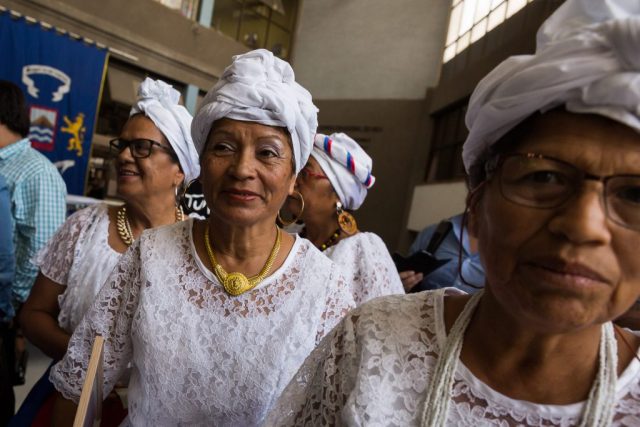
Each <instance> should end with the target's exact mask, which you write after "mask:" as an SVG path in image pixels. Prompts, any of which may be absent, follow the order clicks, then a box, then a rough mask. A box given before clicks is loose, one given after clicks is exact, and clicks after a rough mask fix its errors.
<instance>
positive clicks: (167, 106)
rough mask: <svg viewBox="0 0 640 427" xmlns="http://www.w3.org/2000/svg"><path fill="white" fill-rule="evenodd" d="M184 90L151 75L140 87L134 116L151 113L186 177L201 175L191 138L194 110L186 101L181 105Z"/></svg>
mask: <svg viewBox="0 0 640 427" xmlns="http://www.w3.org/2000/svg"><path fill="white" fill-rule="evenodd" d="M179 100H180V92H178V91H177V90H175V89H174V88H173V87H171V85H168V84H166V83H165V82H163V81H162V80H153V79H150V78H149V77H147V78H146V79H144V81H143V82H142V83H140V87H139V88H138V99H137V100H136V103H135V104H134V105H133V106H132V107H131V113H129V115H130V116H133V115H134V114H138V113H142V114H144V115H145V116H147V117H148V118H149V119H151V121H152V122H153V124H155V125H156V127H157V128H158V129H160V132H162V134H163V135H164V136H165V138H167V140H168V141H169V144H171V147H172V148H173V151H175V152H176V154H177V155H178V161H179V162H180V167H181V168H182V172H184V178H185V181H186V182H187V183H188V182H189V181H191V180H193V179H195V178H197V177H198V176H199V175H200V163H199V161H198V152H197V151H196V149H195V147H194V145H193V141H192V140H191V120H192V117H191V114H189V112H188V111H187V109H186V108H184V107H183V106H182V105H178V101H179Z"/></svg>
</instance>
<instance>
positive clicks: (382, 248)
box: [324, 232, 404, 305]
mask: <svg viewBox="0 0 640 427" xmlns="http://www.w3.org/2000/svg"><path fill="white" fill-rule="evenodd" d="M324 254H325V255H327V256H328V257H329V258H331V260H332V261H333V262H335V263H336V264H338V265H339V266H340V268H342V274H343V275H344V277H345V278H346V279H347V280H350V281H351V286H352V287H353V299H354V300H355V301H356V305H360V304H362V303H365V302H367V301H369V300H370V299H373V298H376V297H379V296H382V295H391V294H404V288H403V287H402V282H401V281H400V275H399V274H398V270H397V269H396V265H395V264H394V263H393V260H392V259H391V255H389V251H388V250H387V246H386V245H385V244H384V242H383V241H382V239H381V238H380V237H378V235H377V234H374V233H365V232H360V233H357V234H356V235H354V236H351V237H348V238H346V239H343V240H340V241H339V242H338V243H337V244H336V245H334V246H330V247H329V248H327V250H325V251H324Z"/></svg>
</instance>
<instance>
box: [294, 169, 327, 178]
mask: <svg viewBox="0 0 640 427" xmlns="http://www.w3.org/2000/svg"><path fill="white" fill-rule="evenodd" d="M300 175H302V177H303V178H305V179H306V178H313V179H329V177H327V176H326V175H323V174H321V173H315V172H313V171H311V170H310V169H309V168H307V167H304V168H302V169H301V170H300Z"/></svg>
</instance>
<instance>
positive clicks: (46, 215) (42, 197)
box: [0, 138, 67, 302]
mask: <svg viewBox="0 0 640 427" xmlns="http://www.w3.org/2000/svg"><path fill="white" fill-rule="evenodd" d="M0 175H2V176H4V178H5V179H6V181H7V185H8V187H9V194H10V195H11V214H12V219H13V241H14V245H15V253H16V271H15V279H14V281H13V298H14V301H17V302H24V301H25V300H26V299H27V297H28V296H29V292H30V291H31V287H32V286H33V282H34V281H35V278H36V276H37V274H38V267H36V266H35V265H34V264H33V263H32V261H31V260H32V258H33V257H34V255H35V254H36V253H37V252H38V250H40V248H42V246H44V244H45V243H47V240H49V238H50V237H51V235H52V234H53V233H54V232H55V231H56V230H57V228H58V227H59V226H60V225H61V224H62V223H63V222H64V219H65V214H66V204H65V197H66V194H67V188H66V185H65V183H64V181H63V180H62V177H61V176H60V174H59V173H58V170H57V169H56V168H55V166H53V164H51V162H50V161H49V160H48V159H47V158H46V157H45V156H43V155H42V154H40V153H39V152H38V151H36V150H34V149H33V148H31V144H30V142H29V140H28V139H26V138H25V139H22V140H20V141H18V142H16V143H13V144H9V145H7V146H6V147H4V148H0Z"/></svg>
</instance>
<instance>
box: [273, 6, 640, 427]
mask: <svg viewBox="0 0 640 427" xmlns="http://www.w3.org/2000/svg"><path fill="white" fill-rule="evenodd" d="M639 41H640V3H639V2H637V1H628V0H606V1H603V0H568V1H566V2H565V3H564V4H563V5H562V6H560V8H559V9H558V10H557V12H556V13H555V14H554V15H553V16H552V17H551V18H549V20H548V21H547V22H546V23H545V24H544V25H543V27H542V28H541V30H540V33H539V37H538V49H537V51H536V53H535V55H529V56H520V57H515V58H511V59H508V60H507V61H505V62H504V63H503V64H501V65H500V66H499V67H498V68H496V69H495V70H494V71H493V72H492V73H490V74H489V75H488V76H487V77H486V78H485V79H484V80H483V81H482V82H481V83H480V84H479V85H478V87H477V88H476V91H475V92H474V94H473V96H472V97H471V102H470V106H469V113H468V115H467V124H468V125H469V128H470V135H469V139H468V140H467V141H466V143H465V147H464V158H465V165H466V166H467V169H468V170H470V171H471V172H472V174H473V176H472V185H473V188H472V192H471V194H470V196H469V231H470V233H472V234H473V235H475V236H476V237H477V238H478V241H479V251H480V255H481V258H482V260H483V264H484V267H485V273H486V284H485V289H484V290H483V291H480V292H478V293H476V294H475V295H473V296H468V295H465V294H462V293H461V292H460V291H456V290H454V289H451V288H449V289H442V290H437V291H431V292H422V293H419V294H414V295H409V296H405V297H399V296H391V297H383V298H380V299H377V300H375V301H373V302H371V303H369V304H365V305H364V306H362V307H360V308H358V309H356V310H354V311H353V312H352V313H351V314H350V315H348V316H347V317H346V318H345V320H344V321H343V323H341V324H340V325H339V326H338V327H337V328H336V329H334V331H333V332H332V334H331V335H330V336H328V337H327V338H326V339H325V341H323V345H322V346H321V348H319V349H317V353H316V352H314V353H313V354H312V355H311V356H310V357H309V359H307V360H308V363H306V364H305V366H303V368H302V369H301V370H300V372H299V373H298V377H296V378H295V379H294V380H293V382H292V383H291V385H290V386H289V387H288V388H287V389H286V390H285V392H284V394H283V396H282V401H281V402H282V403H281V404H280V405H278V406H277V407H276V408H275V410H274V414H275V416H274V419H275V420H276V421H275V422H274V424H276V425H279V426H282V425H294V424H295V425H299V424H303V423H304V424H310V425H360V424H363V423H366V424H370V425H378V424H384V425H425V426H443V425H447V426H458V425H467V426H471V425H474V426H476V425H483V426H484V425H504V426H507V425H509V426H512V425H518V426H573V425H580V426H630V425H640V360H639V359H638V356H637V352H638V346H639V344H640V339H639V338H638V337H637V336H636V335H634V334H632V333H630V332H629V331H626V330H622V329H620V328H617V329H614V326H613V325H612V323H611V320H612V319H615V318H616V317H617V316H619V315H621V314H622V313H624V312H625V310H627V309H628V308H629V306H630V305H631V304H632V303H633V302H634V301H635V300H636V299H637V298H638V296H639V295H640V267H639V266H638V262H637V259H638V257H637V248H638V246H639V245H640V133H639V132H640V126H638V123H639V122H638V119H639V118H640V117H639V116H640V114H639V113H640V112H639V111H638V105H639V104H640V61H638V46H639V44H638V42H639ZM303 420H304V421H303Z"/></svg>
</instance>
